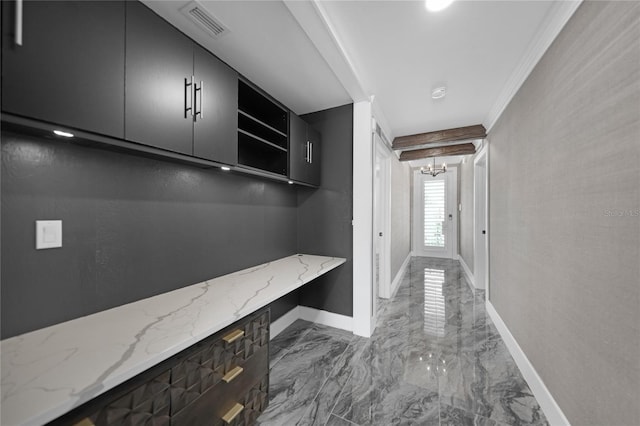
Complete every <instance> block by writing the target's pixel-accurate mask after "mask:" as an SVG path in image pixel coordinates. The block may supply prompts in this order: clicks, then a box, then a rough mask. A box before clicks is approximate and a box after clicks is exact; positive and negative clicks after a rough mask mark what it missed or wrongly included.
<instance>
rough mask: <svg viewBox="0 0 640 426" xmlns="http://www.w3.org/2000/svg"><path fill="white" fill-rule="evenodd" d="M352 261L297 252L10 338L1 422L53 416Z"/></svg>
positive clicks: (34, 421) (2, 349)
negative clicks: (297, 253) (347, 261)
mask: <svg viewBox="0 0 640 426" xmlns="http://www.w3.org/2000/svg"><path fill="white" fill-rule="evenodd" d="M344 262H345V259H343V258H335V257H325V256H313V255H307V254H303V255H293V256H289V257H285V258H283V259H279V260H276V261H273V262H269V263H265V264H263V265H259V266H256V267H253V268H249V269H245V270H242V271H238V272H234V273H232V274H229V275H224V276H222V277H218V278H215V279H212V280H209V281H205V282H202V283H198V284H194V285H192V286H189V287H184V288H181V289H178V290H174V291H171V292H168V293H164V294H160V295H158V296H154V297H150V298H148V299H143V300H140V301H137V302H133V303H129V304H127V305H123V306H119V307H117V308H113V309H109V310H106V311H102V312H98V313H96V314H93V315H89V316H86V317H82V318H78V319H75V320H71V321H67V322H64V323H61V324H56V325H53V326H51V327H47V328H43V329H40V330H36V331H33V332H30V333H26V334H22V335H20V336H16V337H12V338H10V339H6V340H3V341H1V342H0V353H1V356H2V360H1V365H2V404H1V407H0V408H1V410H2V414H1V422H0V423H2V425H4V426H10V425H40V424H44V423H47V422H49V421H51V420H53V419H55V418H57V417H59V416H61V415H62V414H64V413H67V412H69V411H70V410H72V409H73V408H75V407H78V406H80V405H82V404H83V403H85V402H87V401H89V400H91V399H93V398H95V397H96V396H98V395H100V394H102V393H104V392H105V391H107V390H109V389H111V388H113V387H115V386H117V385H119V384H121V383H123V382H125V381H126V380H128V379H130V378H132V377H134V376H136V375H137V374H139V373H142V372H143V371H145V370H147V369H148V368H150V367H152V366H154V365H156V364H158V363H159V362H161V361H164V360H165V359H167V358H169V357H171V356H172V355H175V354H177V353H178V352H180V351H182V350H183V349H186V348H188V347H189V346H191V345H193V344H194V343H196V342H198V341H200V340H202V339H204V338H205V337H207V336H209V335H211V334H213V333H215V332H217V331H219V330H221V329H223V328H224V327H226V326H228V325H229V324H232V323H233V322H235V321H236V320H238V319H240V318H242V317H244V316H246V315H248V314H250V313H252V312H254V311H256V310H257V309H260V308H262V307H264V306H266V305H268V304H269V303H271V302H273V301H274V300H276V299H278V298H279V297H282V296H284V295H285V294H287V293H290V292H291V291H293V290H295V289H297V288H299V287H300V286H302V285H304V284H306V283H307V282H309V281H311V280H313V279H314V278H317V277H319V276H320V275H322V274H324V273H326V272H328V271H330V270H332V269H334V268H336V267H338V266H340V265H341V264H343V263H344Z"/></svg>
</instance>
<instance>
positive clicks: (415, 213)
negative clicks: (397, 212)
mask: <svg viewBox="0 0 640 426" xmlns="http://www.w3.org/2000/svg"><path fill="white" fill-rule="evenodd" d="M444 176H445V179H448V182H447V188H448V190H447V207H446V208H447V214H450V215H452V219H451V220H450V221H449V222H450V224H451V225H450V226H452V227H453V231H452V233H451V235H450V240H451V247H450V249H449V250H450V254H449V253H447V254H449V255H448V256H447V255H445V256H437V255H433V254H432V253H426V252H425V251H424V250H423V249H422V246H421V245H420V241H421V237H420V236H421V235H422V234H421V233H422V229H421V227H420V226H419V225H420V224H421V223H422V221H421V220H420V218H421V217H422V212H423V210H422V209H423V205H422V204H423V201H422V189H421V185H420V182H421V178H422V173H421V172H420V169H416V170H414V172H413V194H412V197H413V203H412V204H413V206H412V218H411V222H412V224H411V226H412V231H411V241H412V242H411V249H412V253H413V254H414V255H415V256H429V257H439V258H444V259H458V232H459V231H458V215H459V213H458V167H457V165H452V166H447V171H446V172H445V174H444Z"/></svg>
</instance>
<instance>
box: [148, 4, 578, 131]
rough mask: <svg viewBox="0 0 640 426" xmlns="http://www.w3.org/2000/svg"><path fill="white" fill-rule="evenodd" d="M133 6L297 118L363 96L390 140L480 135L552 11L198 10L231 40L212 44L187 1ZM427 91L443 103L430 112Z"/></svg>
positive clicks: (419, 7)
mask: <svg viewBox="0 0 640 426" xmlns="http://www.w3.org/2000/svg"><path fill="white" fill-rule="evenodd" d="M144 3H145V4H147V5H148V6H150V7H151V8H152V9H154V10H155V11H156V12H157V13H158V14H160V15H161V16H163V17H164V18H165V19H167V20H168V21H169V22H171V23H172V24H173V25H175V26H176V27H178V28H179V29H181V30H182V31H183V32H185V33H186V34H187V35H189V36H190V37H192V38H194V39H195V40H196V41H198V42H199V43H200V44H202V45H203V46H205V47H206V48H208V49H209V50H211V51H212V52H213V53H215V54H216V55H217V56H218V57H220V58H221V59H222V60H224V61H225V62H227V63H228V64H230V65H231V66H232V67H234V68H235V69H237V70H238V71H239V72H240V73H241V74H243V75H245V76H246V77H247V78H249V79H250V80H252V81H253V82H254V83H256V84H258V85H259V86H260V87H262V88H263V89H264V90H266V91H267V92H269V93H270V94H271V95H273V96H274V97H275V98H276V99H278V100H280V101H281V102H282V103H284V104H285V105H286V106H288V107H289V108H291V109H292V110H293V111H294V112H296V113H298V114H303V113H307V112H313V111H319V110H323V109H326V108H330V107H334V106H339V105H343V104H346V103H349V102H352V101H354V100H356V101H358V100H362V99H355V98H358V97H361V96H360V95H359V93H364V94H366V96H367V97H368V96H371V95H375V101H374V105H375V109H374V111H376V112H377V115H378V116H379V117H378V119H379V122H382V123H383V124H385V125H384V126H383V128H385V130H386V132H388V133H389V135H388V136H390V137H396V136H403V135H408V134H415V133H422V132H429V131H436V130H442V129H447V128H453V127H461V126H468V125H474V124H480V123H483V124H485V123H486V122H487V120H488V117H489V115H490V113H491V112H492V111H496V108H497V107H496V104H497V103H498V102H502V103H505V104H506V102H505V99H504V97H505V96H504V93H505V92H506V91H507V89H509V88H508V87H507V86H508V85H509V84H511V85H513V80H514V78H513V77H514V75H515V74H516V73H522V63H523V60H524V59H526V58H527V56H531V52H530V51H531V50H532V48H535V47H537V48H538V50H539V49H540V43H537V40H536V39H537V38H540V37H542V35H541V33H542V32H543V30H545V29H546V27H545V25H546V23H547V22H549V21H550V20H553V18H554V16H553V15H554V14H559V13H560V12H559V11H558V7H554V4H558V3H562V1H559V2H550V1H540V0H536V1H524V0H518V1H478V0H476V1H457V2H454V3H453V5H452V6H450V7H449V8H448V9H446V10H444V11H442V12H439V13H436V14H432V13H428V12H427V11H426V9H425V7H424V2H423V1H324V0H323V1H319V0H315V1H296V0H285V1H284V2H283V1H282V0H263V1H212V0H203V1H200V3H201V4H202V5H203V6H204V7H205V8H206V9H207V10H208V11H209V12H211V13H212V14H213V15H214V16H215V17H217V18H218V19H219V20H220V21H222V22H223V23H224V24H225V25H226V26H227V27H228V28H229V29H230V30H231V32H230V33H229V34H228V35H225V36H223V37H221V38H219V39H217V40H213V39H211V38H209V37H208V35H207V34H205V33H204V32H203V31H201V30H200V29H199V28H197V27H195V25H194V24H193V23H192V22H191V21H189V20H188V19H187V18H185V17H184V16H183V15H182V14H181V13H180V12H179V10H180V8H181V7H182V6H183V5H185V4H187V3H188V1H185V0H182V1H178V0H176V1H153V0H145V1H144ZM305 7H306V9H304V8H305ZM569 16H570V15H569ZM566 19H568V17H567V18H566ZM565 22H566V20H565ZM562 24H564V22H563V23H562ZM547 26H548V25H547ZM560 28H561V26H560ZM558 31H559V28H558V29H557V32H558ZM557 32H556V34H557ZM547 37H548V36H547ZM554 37H555V34H554ZM327 40H328V41H327ZM549 43H550V41H549V42H548V43H547V44H546V45H545V46H543V47H544V49H546V47H547V46H548V44H549ZM541 54H542V53H540V54H539V55H538V56H537V57H538V58H539V56H540V55H541ZM341 61H342V62H341ZM536 61H537V59H536ZM345 64H346V65H345ZM533 65H534V64H531V66H530V67H529V70H528V71H530V68H532V67H533ZM345 68H350V72H351V75H347V74H349V70H347V71H345ZM528 71H527V73H528ZM523 78H524V77H523ZM523 78H522V79H523ZM353 81H355V82H356V83H355V86H357V87H358V89H357V90H354V88H353V86H354V84H353V83H352V82H353ZM510 82H511V83H510ZM439 85H446V86H447V96H446V97H445V98H444V99H442V100H437V101H434V100H432V99H431V96H430V93H431V90H432V89H433V88H434V87H437V86H439ZM518 86H519V84H518ZM516 89H517V87H516ZM509 90H511V91H514V90H512V89H509ZM506 101H508V99H506ZM500 110H501V109H500V106H498V109H497V111H500ZM485 126H486V124H485Z"/></svg>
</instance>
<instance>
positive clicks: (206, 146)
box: [193, 46, 238, 165]
mask: <svg viewBox="0 0 640 426" xmlns="http://www.w3.org/2000/svg"><path fill="white" fill-rule="evenodd" d="M194 73H195V83H194V84H195V86H196V89H197V90H196V92H195V105H194V111H195V123H194V126H193V155H194V156H196V157H200V158H205V159H208V160H214V161H219V162H222V163H226V164H232V165H235V164H236V163H237V162H238V145H237V143H236V141H237V131H238V112H237V111H238V73H237V72H235V71H234V70H233V69H232V68H230V67H229V66H227V65H226V64H225V63H223V62H222V61H220V60H219V59H218V58H216V57H215V56H213V55H211V54H210V53H208V52H207V51H206V50H204V49H203V48H201V47H200V46H195V49H194Z"/></svg>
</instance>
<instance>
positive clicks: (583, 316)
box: [489, 1, 640, 425]
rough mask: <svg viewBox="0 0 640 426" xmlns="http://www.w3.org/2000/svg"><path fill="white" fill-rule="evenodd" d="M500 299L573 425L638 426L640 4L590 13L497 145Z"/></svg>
mask: <svg viewBox="0 0 640 426" xmlns="http://www.w3.org/2000/svg"><path fill="white" fill-rule="evenodd" d="M489 141H490V146H489V155H490V163H489V172H490V176H489V180H490V182H489V188H490V226H489V230H490V259H491V260H490V268H491V269H490V273H491V276H490V299H491V302H492V303H493V304H494V306H495V307H496V309H497V311H498V313H499V314H500V315H501V317H502V318H503V319H504V321H505V323H506V324H507V326H508V327H509V329H510V330H511V332H512V333H513V335H514V336H515V338H516V340H517V341H518V343H519V344H520V346H521V347H522V349H523V350H524V352H525V353H526V355H527V357H528V358H529V360H530V361H531V362H532V364H533V365H534V367H535V368H536V370H537V372H538V373H539V374H540V376H541V378H542V379H543V381H544V382H545V384H546V385H547V387H548V388H549V390H550V391H551V393H552V394H553V396H554V398H555V399H556V401H557V402H558V403H559V405H560V407H561V408H562V410H563V411H564V413H565V415H566V416H567V417H568V419H569V421H570V422H571V423H572V424H573V425H638V424H639V423H640V2H604V1H598V2H585V3H583V4H582V5H581V6H580V7H579V9H578V10H577V11H576V13H575V15H574V16H573V17H572V19H571V20H570V21H569V23H568V24H567V26H566V27H565V28H564V29H563V31H562V32H561V34H560V35H559V37H558V38H557V39H556V41H555V42H554V43H553V44H552V46H551V48H550V49H549V50H548V51H547V53H546V54H545V56H544V57H543V59H542V60H541V62H540V63H539V64H538V65H537V66H536V68H535V70H534V71H533V73H532V74H531V75H530V76H529V78H528V80H527V81H526V82H525V84H524V85H523V87H522V88H521V89H520V91H519V92H518V94H517V95H516V97H515V98H514V99H513V100H512V102H511V104H510V105H509V106H508V107H507V109H506V111H505V112H504V114H503V115H502V116H501V118H500V120H499V122H498V123H497V124H496V125H495V126H494V128H493V129H492V130H491V131H490V134H489Z"/></svg>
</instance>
